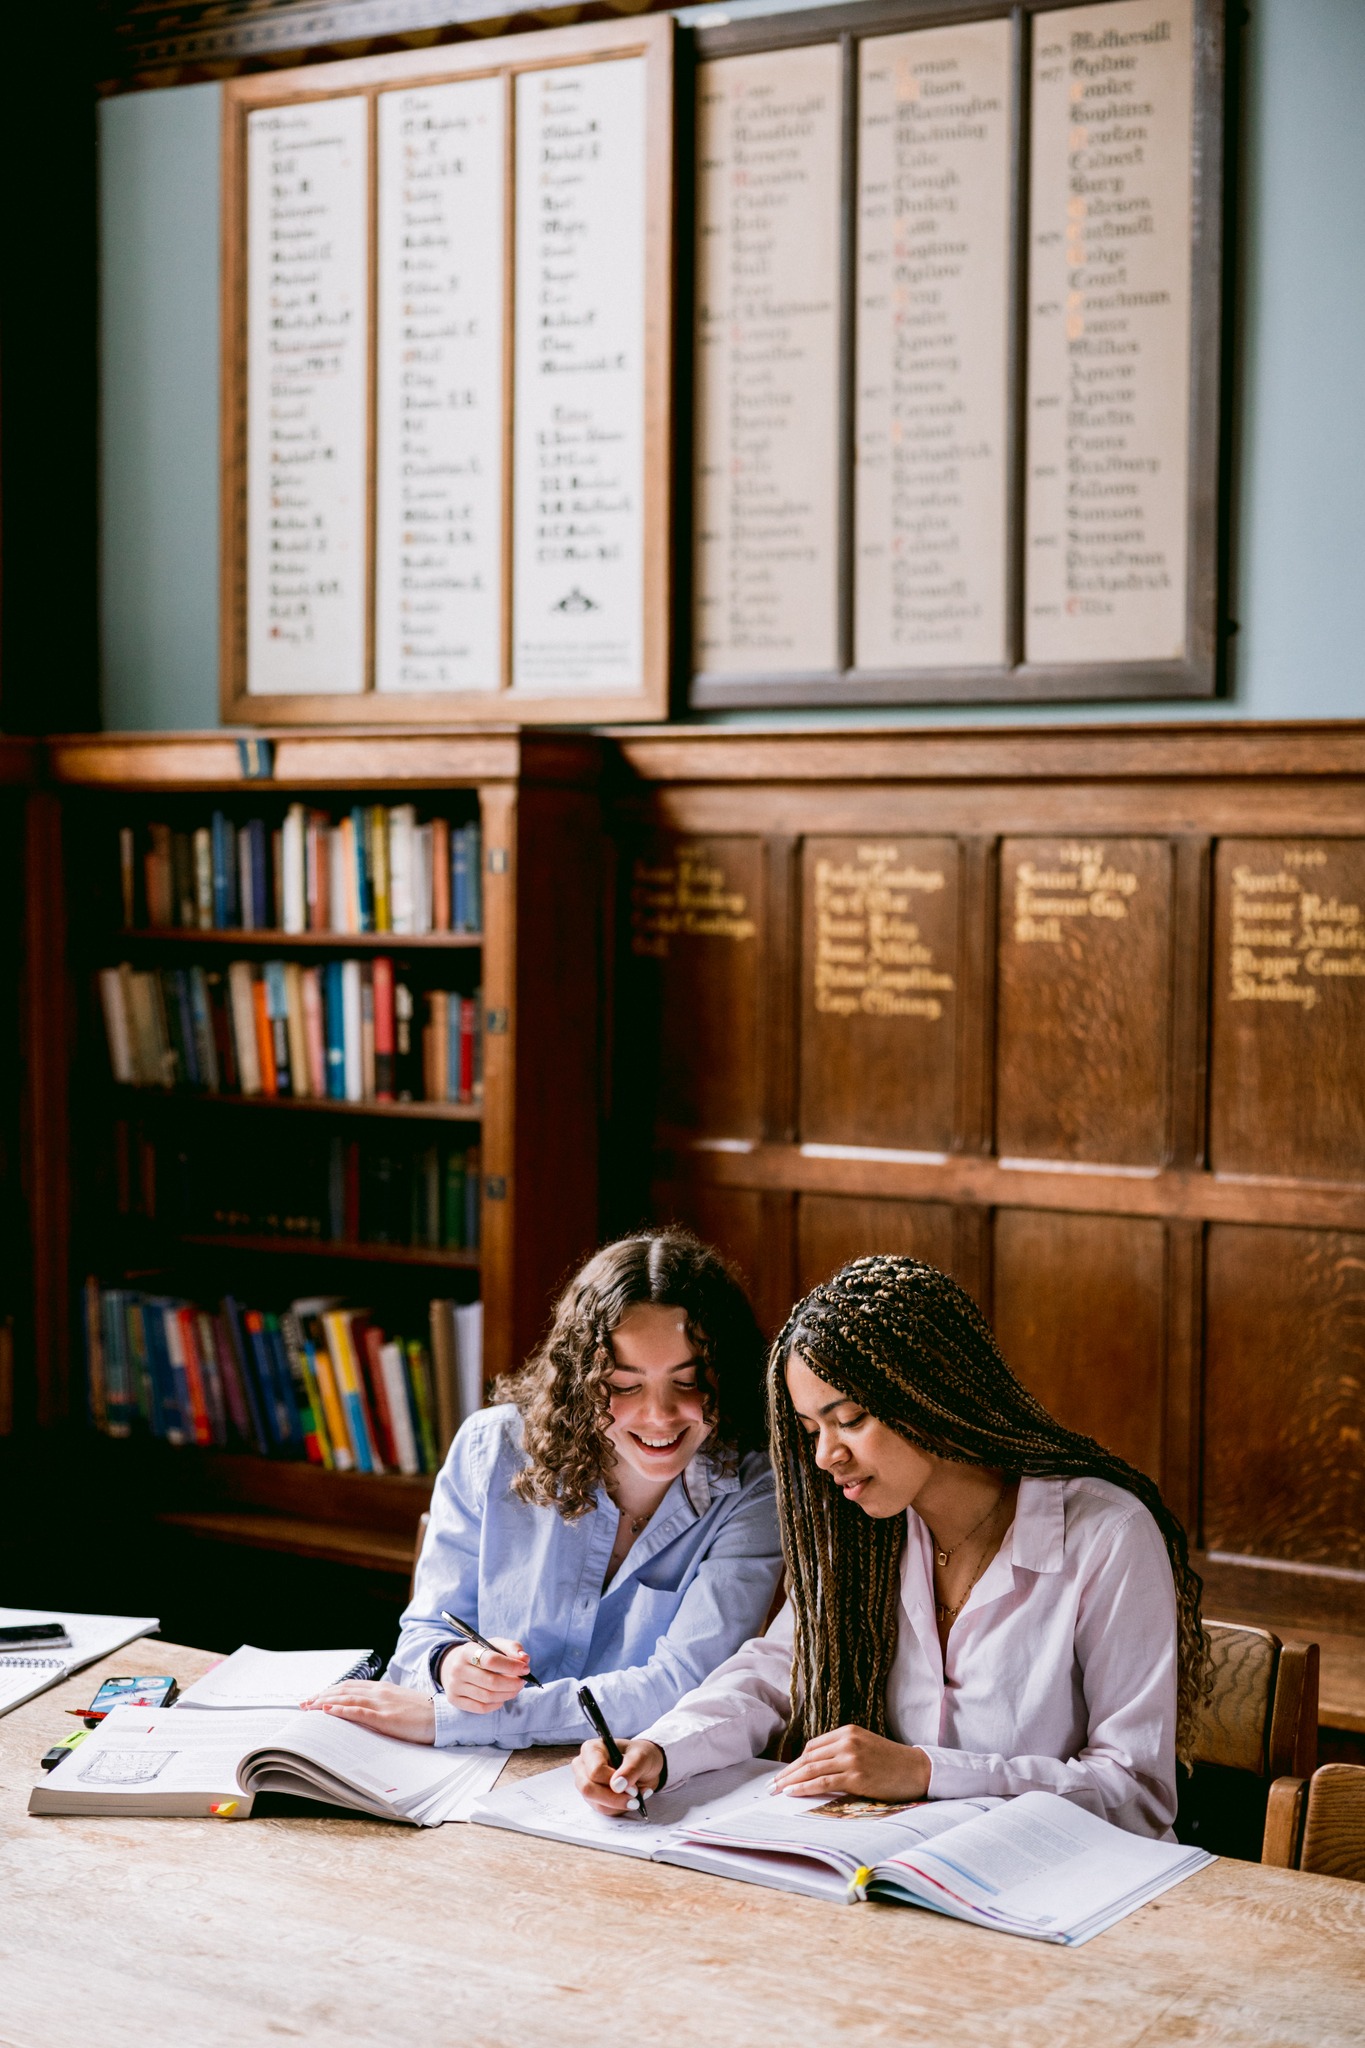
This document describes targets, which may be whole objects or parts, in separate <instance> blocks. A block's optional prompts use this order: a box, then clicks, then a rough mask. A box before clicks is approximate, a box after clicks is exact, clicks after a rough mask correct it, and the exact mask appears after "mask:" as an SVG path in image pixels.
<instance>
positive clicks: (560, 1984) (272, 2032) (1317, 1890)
mask: <svg viewBox="0 0 1365 2048" xmlns="http://www.w3.org/2000/svg"><path fill="white" fill-rule="evenodd" d="M211 1661H212V1660H211V1659H210V1658H209V1657H208V1656H207V1655H206V1654H205V1653H203V1652H201V1651H197V1650H186V1649H178V1648H174V1647H171V1646H169V1645H166V1644H163V1643H155V1644H152V1643H145V1642H144V1643H143V1644H141V1645H133V1646H130V1648H128V1649H126V1650H123V1651H121V1652H120V1653H119V1654H118V1655H117V1656H114V1657H111V1658H109V1659H108V1660H107V1661H106V1662H105V1663H104V1664H102V1665H100V1666H98V1667H96V1668H95V1669H94V1670H91V1671H86V1672H83V1673H82V1674H81V1675H80V1676H79V1677H78V1678H75V1679H72V1680H71V1681H70V1682H69V1683H68V1684H66V1685H65V1686H62V1687H61V1688H59V1689H56V1690H54V1691H52V1692H49V1693H46V1694H45V1695H43V1697H42V1698H40V1699H38V1700H34V1701H30V1702H29V1704H28V1705H27V1706H24V1707H20V1708H18V1709H17V1710H16V1711H15V1712H14V1713H12V1714H9V1715H8V1716H6V1717H4V1718H3V1719H0V2048H122V2044H124V2043H127V2044H130V2048H131V2044H136V2048H146V2044H147V2043H148V2042H158V2043H165V2044H167V2048H176V2044H180V2043H187V2044H192V2048H220V2044H221V2048H228V2044H233V2048H236V2044H239V2043H240V2044H242V2048H260V2044H262V2043H268V2042H274V2041H306V2042H319V2043H321V2042H327V2043H329V2044H344V2048H368V2044H371V2043H373V2044H375V2048H379V2044H381V2043H382V2044H384V2048H393V2044H395V2043H398V2044H402V2048H407V2044H413V2048H418V2044H420V2048H444V2044H446V2043H449V2044H451V2048H456V2044H458V2048H519V2044H526V2048H539V2044H545V2048H605V2044H616V2043H622V2044H635V2043H641V2042H655V2041H657V2042H661V2043H666V2044H669V2048H673V2044H677V2048H693V2044H695V2048H805V2044H821V2048H824V2044H833V2043H836V2042H843V2041H857V2042H887V2043H892V2042H894V2043H896V2044H897V2048H913V2044H917V2043H923V2044H925V2048H930V2044H932V2048H943V2044H944V2043H963V2044H971V2048H994V2044H1000V2048H1005V2044H1008V2048H1072V2044H1075V2048H1130V2044H1137V2043H1139V2042H1140V2043H1141V2044H1142V2048H1155V2044H1159V2043H1177V2042H1178V2043H1180V2044H1182V2048H1195V2044H1213V2043H1218V2044H1228V2043H1247V2044H1252V2043H1254V2044H1255V2048H1267V2044H1280V2043H1283V2044H1286V2048H1290V2044H1292V2048H1301V2044H1302V2048H1307V2044H1319V2043H1321V2044H1327V2043H1330V2044H1332V2048H1342V2044H1345V2043H1351V2042H1361V2043H1365V1885H1352V1884H1347V1883H1344V1882H1341V1881H1339V1880H1337V1879H1334V1878H1325V1877H1301V1876H1299V1875H1298V1874H1297V1873H1294V1872H1289V1871H1277V1870H1263V1869H1261V1868H1260V1867H1259V1866H1258V1865H1254V1864H1246V1863H1231V1862H1225V1863H1218V1864H1215V1865H1213V1866H1212V1867H1211V1868H1210V1869H1208V1870H1205V1871H1201V1872H1200V1873H1199V1874H1198V1875H1197V1876H1196V1877H1194V1878H1191V1879H1190V1880H1189V1881H1188V1882H1187V1883H1185V1884H1183V1885H1180V1886H1179V1887H1178V1888H1177V1889H1176V1890H1175V1891H1173V1892H1171V1893H1169V1894H1168V1895H1167V1896H1166V1897H1164V1898H1162V1899H1158V1900H1156V1901H1154V1902H1153V1904H1151V1905H1149V1906H1147V1907H1144V1908H1143V1910H1142V1911H1141V1912H1139V1913H1137V1914H1135V1915H1134V1916H1133V1917H1132V1918H1131V1919H1128V1920H1126V1921H1124V1922H1122V1923H1121V1925H1119V1926H1118V1927H1115V1928H1112V1929H1111V1930H1110V1931H1109V1932H1108V1933H1107V1934H1102V1935H1100V1936H1098V1937H1097V1938H1096V1939H1095V1940H1094V1941H1093V1942H1091V1943H1090V1944H1089V1945H1088V1946H1087V1947H1085V1948H1082V1949H1079V1950H1076V1951H1067V1950H1064V1949H1055V1948H1051V1947H1047V1946H1044V1945H1043V1944H1041V1943H1033V1942H1027V1941H1019V1940H1014V1939H1011V1938H1010V1937H1008V1936H1005V1935H994V1934H986V1933H982V1932H980V1931H979V1930H978V1929H975V1928H972V1927H966V1926H962V1925H959V1924H957V1923H955V1922H953V1921H951V1920H945V1919H940V1918H939V1917H938V1916H937V1915H934V1914H930V1913H919V1912H915V1911H912V1910H908V1909H904V1908H897V1907H891V1906H885V1907H879V1906H861V1907H842V1906H830V1905H826V1904H824V1903H822V1902H819V1901H816V1900H811V1899H801V1898H792V1897H788V1896H787V1895H785V1894H783V1893H779V1892H770V1891H764V1890H760V1889H759V1888H758V1887H756V1886H751V1885H742V1884H734V1883H728V1882H726V1881H725V1880H723V1879H719V1878H710V1877H703V1876H700V1875H697V1874H694V1873H692V1872H689V1871H683V1870H672V1869H665V1868H661V1867H659V1866H657V1865H650V1864H642V1863H635V1862H633V1861H628V1860H627V1859H626V1858H624V1857H615V1856H604V1855H601V1854H600V1853H596V1852H594V1851H591V1850H581V1849H572V1848H567V1847H564V1846H562V1845H560V1844H557V1843H550V1842H540V1841H534V1840H530V1839H527V1838H524V1837H520V1836H516V1835H511V1834H502V1833H498V1832H496V1831H494V1830H493V1829H490V1828H471V1827H460V1826H454V1827H445V1828H432V1829H420V1828H411V1829H409V1828H403V1827H397V1826H386V1825H383V1824H380V1823H377V1822H371V1821H367V1820H359V1819H357V1820H341V1819H338V1820H321V1819H319V1820H308V1819H292V1818H291V1819H261V1820H250V1821H242V1822H217V1821H164V1820H162V1821H157V1820H127V1821H123V1820H30V1819H29V1817H28V1814H27V1811H26V1808H27V1803H28V1793H29V1788H30V1786H31V1785H32V1783H33V1781H34V1779H35V1778H36V1776H37V1775H38V1758H39V1756H40V1755H41V1753H42V1751H43V1750H44V1749H45V1748H46V1747H47V1745H48V1743H49V1742H50V1741H52V1740H53V1739H54V1738H55V1737H56V1736H57V1735H58V1734H63V1733H66V1732H68V1731H69V1729H70V1727H71V1722H70V1721H69V1720H68V1719H67V1718H66V1716H65V1714H64V1713H63V1709H64V1708H65V1707H68V1706H73V1705H80V1704H83V1703H84V1701H85V1700H88V1699H89V1698H90V1697H91V1695H92V1694H93V1692H94V1689H95V1686H96V1684H97V1683H98V1681H99V1679H100V1678H102V1677H106V1676H108V1675H110V1674H111V1673H115V1672H125V1673H126V1672H138V1671H143V1672H146V1671H174V1672H175V1673H176V1674H177V1675H178V1676H179V1677H180V1678H181V1680H182V1681H188V1680H189V1679H190V1678H192V1677H194V1676H196V1675H197V1674H198V1673H199V1672H201V1671H202V1670H203V1669H204V1668H205V1667H206V1666H207V1665H208V1664H209V1663H210V1662H211ZM543 1761H544V1753H542V1754H541V1756H539V1757H535V1756H532V1757H526V1758H520V1759H517V1760H515V1761H514V1763H513V1765H512V1768H513V1769H514V1770H517V1771H524V1770H526V1769H533V1768H536V1767H537V1765H539V1764H540V1763H542V1762H543Z"/></svg>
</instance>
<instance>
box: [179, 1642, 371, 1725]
mask: <svg viewBox="0 0 1365 2048" xmlns="http://www.w3.org/2000/svg"><path fill="white" fill-rule="evenodd" d="M368 1654H369V1653H368V1651H365V1650H258V1649H256V1648H255V1646H254V1645H253V1644H251V1643H243V1645H242V1647H241V1649H240V1650H234V1651H233V1653H232V1655H231V1656H230V1657H225V1658H224V1659H223V1661H222V1663H221V1664H215V1665H214V1667H213V1669H212V1671H206V1672H205V1674H204V1676H203V1677H202V1678H197V1679H196V1680H195V1682H194V1684H193V1685H191V1686H187V1687H186V1689H185V1691H184V1692H183V1693H182V1694H181V1695H180V1698H179V1699H178V1700H177V1701H176V1711H177V1712H179V1711H180V1710H181V1709H183V1708H185V1707H218V1708H222V1707H234V1708H243V1707H297V1706H299V1705H300V1704H301V1702H302V1701H304V1700H308V1699H311V1698H312V1697H313V1694H314V1693H316V1692H321V1691H322V1690H323V1688H324V1686H328V1685H338V1684H339V1683H340V1682H341V1680H342V1679H343V1678H345V1676H346V1675H347V1673H348V1672H350V1671H354V1670H355V1668H356V1666H357V1665H358V1664H363V1663H364V1661H365V1658H366V1657H367V1655H368Z"/></svg>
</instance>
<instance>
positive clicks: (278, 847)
mask: <svg viewBox="0 0 1365 2048" xmlns="http://www.w3.org/2000/svg"><path fill="white" fill-rule="evenodd" d="M270 864H271V880H272V882H273V884H274V887H273V890H272V892H271V900H270V909H271V917H272V919H273V923H274V928H275V930H276V931H277V932H282V931H283V930H284V827H283V826H282V825H280V826H277V827H276V829H275V830H274V831H273V832H272V833H271V835H270Z"/></svg>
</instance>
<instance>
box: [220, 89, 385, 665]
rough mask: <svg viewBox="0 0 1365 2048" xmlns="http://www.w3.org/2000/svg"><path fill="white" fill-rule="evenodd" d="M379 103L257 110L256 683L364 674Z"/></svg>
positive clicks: (250, 429) (252, 207)
mask: <svg viewBox="0 0 1365 2048" xmlns="http://www.w3.org/2000/svg"><path fill="white" fill-rule="evenodd" d="M367 154H368V107H367V103H366V101H365V100H364V99H363V98H360V97H352V98H347V99H335V100H314V101H309V102H304V103H302V104H299V105H297V106H287V107H280V108H277V109H272V110H269V111H266V110H262V111H261V112H259V113H254V114H252V115H251V116H250V118H249V120H248V124H247V249H248V254H247V380H246V381H247V488H246V529H247V593H246V612H247V632H246V640H247V688H248V690H249V691H250V692H252V693H253V694H256V695H275V696H279V695H293V694H296V693H298V694H301V693H308V692H321V691H326V692H339V693H350V692H353V691H360V690H362V689H363V688H364V686H365V598H366V562H365V525H366V409H367V408H366V392H367V386H368V364H367V354H368V350H367V333H366V296H367V290H368V265H369V253H368V233H367V205H366V192H367V176H368V171H367Z"/></svg>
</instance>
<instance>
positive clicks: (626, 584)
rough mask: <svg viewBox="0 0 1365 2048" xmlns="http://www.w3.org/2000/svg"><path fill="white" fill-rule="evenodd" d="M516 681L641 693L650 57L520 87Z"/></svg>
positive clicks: (526, 689)
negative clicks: (647, 68) (647, 77)
mask: <svg viewBox="0 0 1365 2048" xmlns="http://www.w3.org/2000/svg"><path fill="white" fill-rule="evenodd" d="M515 214H516V264H515V275H516V292H515V298H516V339H515V423H514V429H513V448H514V454H513V478H514V496H513V549H512V563H513V569H512V615H513V651H512V690H513V693H514V694H516V693H517V692H521V693H522V694H523V695H527V696H530V695H534V696H546V695H552V694H553V693H555V692H556V691H564V692H566V693H569V692H572V693H579V694H581V693H582V692H583V691H585V690H592V691H602V692H604V693H605V692H610V691H613V690H622V691H627V690H638V689H639V688H640V687H641V685H642V681H643V673H642V671H643V646H644V631H643V628H644V447H645V395H646V394H645V352H644V342H645V61H644V59H643V58H641V57H626V58H616V59H611V60H608V61H605V62H601V63H596V64H573V65H565V66H563V67H561V68H556V69H553V70H546V71H528V72H522V73H521V74H520V75H519V76H518V78H517V82H516V200H515Z"/></svg>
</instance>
